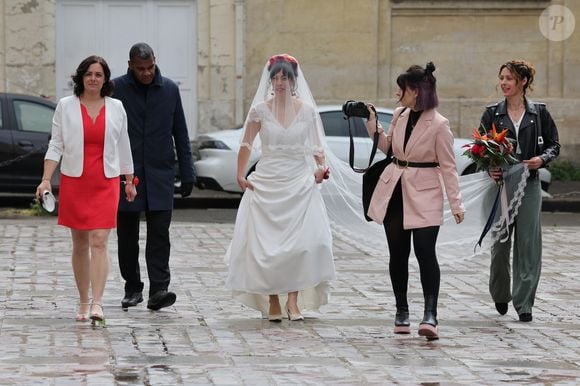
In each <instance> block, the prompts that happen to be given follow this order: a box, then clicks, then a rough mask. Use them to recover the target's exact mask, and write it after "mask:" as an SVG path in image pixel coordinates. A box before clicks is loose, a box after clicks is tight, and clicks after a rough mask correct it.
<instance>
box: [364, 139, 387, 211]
mask: <svg viewBox="0 0 580 386" xmlns="http://www.w3.org/2000/svg"><path fill="white" fill-rule="evenodd" d="M392 156H393V154H392V152H391V149H389V151H388V152H387V158H385V159H383V160H380V161H378V162H377V163H375V164H373V165H371V166H370V167H369V168H368V169H367V171H366V172H364V174H363V177H362V204H363V211H364V215H365V219H366V220H367V221H373V219H372V218H370V217H369V216H367V212H368V210H369V205H370V203H371V197H372V196H373V192H374V191H375V187H376V186H377V182H379V178H380V177H381V174H383V170H385V168H386V167H387V166H388V165H389V164H390V163H391V162H392V161H393V157H392Z"/></svg>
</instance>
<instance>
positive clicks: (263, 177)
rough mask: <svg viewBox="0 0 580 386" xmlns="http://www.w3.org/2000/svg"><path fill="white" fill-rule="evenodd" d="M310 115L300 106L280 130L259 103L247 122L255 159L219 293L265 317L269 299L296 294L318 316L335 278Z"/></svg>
mask: <svg viewBox="0 0 580 386" xmlns="http://www.w3.org/2000/svg"><path fill="white" fill-rule="evenodd" d="M315 114H316V113H315V110H314V109H313V108H312V107H310V106H309V105H307V104H303V105H302V107H301V108H300V110H298V112H297V115H296V117H295V118H294V120H293V121H292V123H290V124H289V126H288V127H284V126H282V125H280V124H279V123H278V121H277V120H276V119H275V117H274V115H273V114H272V113H271V111H270V110H269V108H268V107H267V105H266V104H265V103H261V104H258V105H256V106H255V108H253V109H252V111H251V112H250V117H249V119H251V120H253V121H259V122H260V125H261V128H260V131H259V136H260V141H261V151H262V154H261V158H260V162H258V164H257V167H256V170H255V172H254V173H252V174H251V175H250V176H249V177H248V180H249V181H250V182H251V183H252V184H253V186H254V190H253V191H252V190H250V189H247V190H246V192H245V193H244V195H243V197H242V200H241V202H240V206H239V209H238V213H237V217H236V223H235V227H234V232H233V238H232V241H231V244H230V246H229V248H228V251H227V253H226V257H225V260H226V263H228V264H229V272H228V276H227V279H226V288H228V289H230V290H232V291H233V296H234V298H235V299H237V300H239V301H241V302H242V303H244V304H245V305H247V306H249V307H252V308H254V309H256V310H259V311H260V312H262V316H263V317H267V315H268V309H269V301H268V295H273V294H279V295H280V302H281V304H282V306H284V302H285V295H286V294H287V293H288V292H293V291H300V293H299V295H298V306H299V307H300V308H301V309H305V310H318V308H319V307H320V306H321V305H324V304H326V303H328V299H329V293H330V285H329V281H331V280H333V279H335V269H334V258H333V254H332V234H331V229H330V224H329V220H328V216H327V213H326V208H325V205H324V201H323V198H322V194H321V190H320V186H319V184H316V182H315V179H314V158H313V154H314V152H315V151H316V149H320V148H319V144H318V143H316V142H317V141H316V138H315V137H314V136H313V133H315V132H316V130H314V129H313V125H314V119H315Z"/></svg>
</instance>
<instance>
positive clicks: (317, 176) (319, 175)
mask: <svg viewBox="0 0 580 386" xmlns="http://www.w3.org/2000/svg"><path fill="white" fill-rule="evenodd" d="M329 176H330V169H329V168H324V169H320V168H318V169H316V170H315V171H314V180H315V181H316V183H317V184H320V183H322V181H324V180H327V179H328V177H329Z"/></svg>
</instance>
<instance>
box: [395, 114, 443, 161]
mask: <svg viewBox="0 0 580 386" xmlns="http://www.w3.org/2000/svg"><path fill="white" fill-rule="evenodd" d="M434 116H435V110H434V109H431V110H426V111H423V113H422V114H421V116H420V117H419V120H418V121H417V123H416V124H415V128H414V129H413V132H412V133H411V136H410V137H409V141H408V142H407V146H406V147H405V156H406V155H407V154H409V153H410V152H412V151H413V148H414V147H415V146H416V145H417V144H425V143H432V140H430V139H429V138H428V136H429V134H431V133H430V130H429V126H430V125H431V122H432V121H433V117H434ZM407 120H408V117H407ZM407 120H405V127H406V125H407ZM403 135H404V134H403ZM403 140H404V137H403ZM405 159H407V158H406V157H405Z"/></svg>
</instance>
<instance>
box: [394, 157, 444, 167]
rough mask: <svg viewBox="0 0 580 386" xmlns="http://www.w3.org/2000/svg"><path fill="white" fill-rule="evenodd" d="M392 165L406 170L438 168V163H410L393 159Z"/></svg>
mask: <svg viewBox="0 0 580 386" xmlns="http://www.w3.org/2000/svg"><path fill="white" fill-rule="evenodd" d="M393 163H394V164H395V165H397V166H399V167H402V168H406V167H410V168H436V167H438V166H439V162H411V161H401V160H399V159H396V158H395V157H393Z"/></svg>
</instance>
